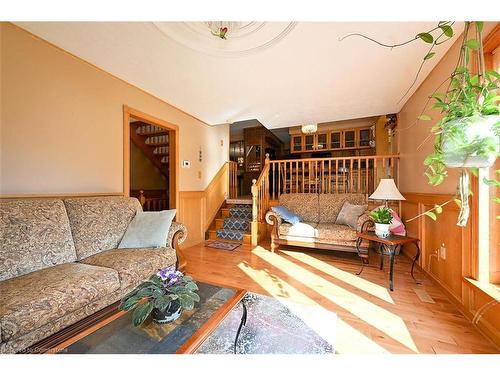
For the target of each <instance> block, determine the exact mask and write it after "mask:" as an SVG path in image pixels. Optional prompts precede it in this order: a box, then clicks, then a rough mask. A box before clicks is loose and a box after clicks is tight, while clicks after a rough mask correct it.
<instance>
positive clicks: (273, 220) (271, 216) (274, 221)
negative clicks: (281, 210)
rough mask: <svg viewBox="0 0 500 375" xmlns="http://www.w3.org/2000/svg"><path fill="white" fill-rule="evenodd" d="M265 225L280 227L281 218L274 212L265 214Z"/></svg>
mask: <svg viewBox="0 0 500 375" xmlns="http://www.w3.org/2000/svg"><path fill="white" fill-rule="evenodd" d="M266 223H268V224H269V225H275V226H280V225H281V224H282V223H283V218H282V217H281V216H280V215H279V214H277V213H276V212H274V211H268V212H267V214H266Z"/></svg>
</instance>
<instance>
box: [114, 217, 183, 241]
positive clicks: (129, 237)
mask: <svg viewBox="0 0 500 375" xmlns="http://www.w3.org/2000/svg"><path fill="white" fill-rule="evenodd" d="M175 212H176V211H175V210H164V211H153V212H138V213H137V214H136V215H135V217H134V218H133V219H132V221H131V222H130V224H129V225H128V228H127V231H126V232H125V234H124V235H123V238H122V240H121V241H120V244H119V245H118V248H119V249H134V248H140V247H165V246H166V245H167V236H168V232H169V229H170V226H171V224H172V220H173V219H174V217H175Z"/></svg>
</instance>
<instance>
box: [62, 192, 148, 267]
mask: <svg viewBox="0 0 500 375" xmlns="http://www.w3.org/2000/svg"><path fill="white" fill-rule="evenodd" d="M64 204H65V205H66V210H67V212H68V217H69V222H70V225H71V232H72V234H73V240H74V242H75V249H76V255H77V259H78V260H80V259H84V258H87V257H89V256H91V255H94V254H97V253H100V252H101V251H105V250H111V249H115V248H117V247H118V244H119V243H120V240H121V239H122V237H123V235H124V234H125V231H126V230H127V226H128V225H129V223H130V222H131V221H132V219H133V218H134V216H135V214H136V213H137V211H140V210H142V208H141V205H140V203H139V201H138V200H137V199H136V198H125V197H93V198H72V199H65V200H64Z"/></svg>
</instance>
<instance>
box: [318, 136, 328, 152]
mask: <svg viewBox="0 0 500 375" xmlns="http://www.w3.org/2000/svg"><path fill="white" fill-rule="evenodd" d="M327 138H328V134H327V133H319V134H316V150H318V151H322V150H327V149H328V140H327Z"/></svg>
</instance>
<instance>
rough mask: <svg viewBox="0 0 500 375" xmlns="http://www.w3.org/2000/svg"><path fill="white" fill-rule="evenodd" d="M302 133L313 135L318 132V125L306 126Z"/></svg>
mask: <svg viewBox="0 0 500 375" xmlns="http://www.w3.org/2000/svg"><path fill="white" fill-rule="evenodd" d="M301 130H302V133H304V134H312V133H316V132H317V131H318V124H306V125H302V127H301Z"/></svg>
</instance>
